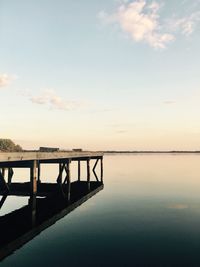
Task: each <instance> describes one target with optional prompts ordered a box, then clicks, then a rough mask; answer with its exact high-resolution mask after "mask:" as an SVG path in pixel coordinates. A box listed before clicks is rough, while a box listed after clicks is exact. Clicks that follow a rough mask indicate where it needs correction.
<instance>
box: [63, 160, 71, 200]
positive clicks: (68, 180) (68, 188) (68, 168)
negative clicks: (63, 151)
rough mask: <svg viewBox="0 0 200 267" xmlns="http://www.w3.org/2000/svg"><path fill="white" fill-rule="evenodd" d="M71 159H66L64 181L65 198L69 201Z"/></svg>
mask: <svg viewBox="0 0 200 267" xmlns="http://www.w3.org/2000/svg"><path fill="white" fill-rule="evenodd" d="M70 164H71V160H68V162H67V166H66V169H65V171H66V177H65V181H64V183H66V182H67V200H68V201H70V199H71V170H70Z"/></svg>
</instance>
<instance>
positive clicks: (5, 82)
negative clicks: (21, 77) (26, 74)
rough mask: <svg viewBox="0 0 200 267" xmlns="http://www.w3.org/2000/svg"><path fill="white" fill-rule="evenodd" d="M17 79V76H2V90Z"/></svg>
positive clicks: (0, 82)
mask: <svg viewBox="0 0 200 267" xmlns="http://www.w3.org/2000/svg"><path fill="white" fill-rule="evenodd" d="M16 77H17V76H16V75H9V74H6V73H3V74H0V88H1V87H5V86H8V85H9V84H10V83H11V82H12V81H13V80H14V79H16Z"/></svg>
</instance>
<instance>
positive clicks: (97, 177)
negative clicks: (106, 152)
mask: <svg viewBox="0 0 200 267" xmlns="http://www.w3.org/2000/svg"><path fill="white" fill-rule="evenodd" d="M98 162H99V159H97V160H96V162H95V164H94V167H93V169H92V171H93V173H94V176H95V178H96V180H97V182H99V179H98V176H97V174H96V171H95V169H96V166H97V164H98Z"/></svg>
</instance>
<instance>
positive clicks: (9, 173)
mask: <svg viewBox="0 0 200 267" xmlns="http://www.w3.org/2000/svg"><path fill="white" fill-rule="evenodd" d="M13 174H14V171H13V168H8V185H11V182H12V177H13Z"/></svg>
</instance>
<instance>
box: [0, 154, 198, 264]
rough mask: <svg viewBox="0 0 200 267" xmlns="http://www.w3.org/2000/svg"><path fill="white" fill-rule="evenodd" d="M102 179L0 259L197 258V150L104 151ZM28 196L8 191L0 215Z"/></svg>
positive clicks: (32, 261) (162, 260) (76, 261)
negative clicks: (87, 195)
mask: <svg viewBox="0 0 200 267" xmlns="http://www.w3.org/2000/svg"><path fill="white" fill-rule="evenodd" d="M43 173H44V174H43V175H44V178H45V179H46V180H48V179H49V180H51V181H53V179H55V177H56V173H57V170H56V169H55V167H45V168H44V171H43ZM47 174H48V177H47ZM18 175H19V176H20V179H22V178H25V177H26V173H19V174H18ZM45 175H46V176H45ZM73 175H75V171H73ZM44 178H43V179H44ZM104 184H105V187H104V190H103V191H100V192H99V193H98V194H97V195H95V196H94V197H92V198H91V199H89V200H88V201H87V202H85V203H84V204H83V205H81V206H80V207H78V208H77V209H76V210H74V211H73V212H72V213H70V214H69V215H67V216H66V217H64V218H63V219H61V220H59V221H58V222H57V223H56V224H54V225H53V226H51V227H50V228H48V229H46V230H45V231H43V232H42V233H41V234H40V235H38V236H37V237H35V238H34V239H33V240H32V241H30V242H29V243H27V244H25V245H24V246H23V247H22V248H21V249H19V250H17V251H15V253H14V254H12V255H11V256H9V257H8V258H6V259H5V260H4V261H2V262H1V263H0V266H3V267H4V266H5V267H7V266H9V267H10V266H20V267H23V266H45V265H46V266H48V267H49V266H70V267H73V266H200V253H199V249H200V156H199V155H161V154H160V155H159V154H157V155H111V156H105V158H104ZM16 199H17V201H16ZM26 203H27V198H14V197H10V198H9V199H8V201H6V203H5V206H3V208H2V210H1V211H0V215H2V214H5V213H8V212H9V211H10V210H13V209H14V208H18V207H19V206H23V205H24V204H26Z"/></svg>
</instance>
